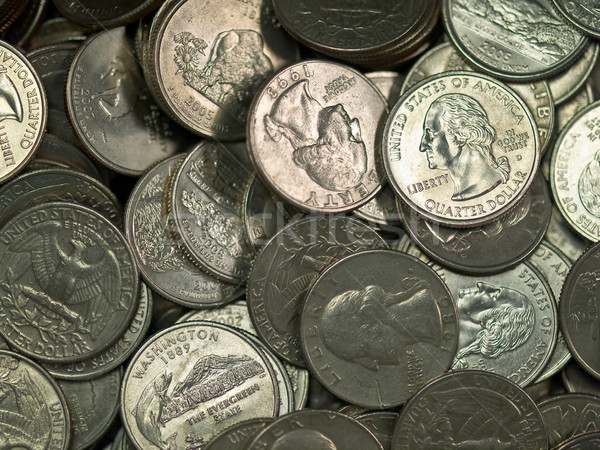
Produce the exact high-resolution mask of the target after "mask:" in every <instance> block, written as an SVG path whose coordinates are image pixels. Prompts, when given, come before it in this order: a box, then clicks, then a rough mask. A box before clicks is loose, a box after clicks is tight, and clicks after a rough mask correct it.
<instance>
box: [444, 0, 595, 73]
mask: <svg viewBox="0 0 600 450" xmlns="http://www.w3.org/2000/svg"><path fill="white" fill-rule="evenodd" d="M443 5H444V14H443V17H444V26H445V28H446V31H447V32H448V35H449V36H450V39H451V40H452V42H453V43H454V44H455V45H456V46H457V47H458V49H459V50H460V52H461V53H463V54H464V55H465V56H466V57H467V58H468V60H469V61H470V62H471V63H472V64H474V65H476V66H477V67H479V68H480V69H481V70H483V71H485V72H486V73H489V74H491V75H494V76H496V77H498V78H503V79H510V80H515V81H528V80H535V79H538V78H541V77H547V76H549V75H552V74H555V73H558V72H560V71H561V70H564V69H565V68H566V67H568V66H569V65H570V64H572V62H573V61H575V60H576V59H577V57H578V56H579V55H580V54H581V52H582V51H583V50H584V49H585V48H586V46H587V45H588V44H589V39H588V38H587V37H586V36H584V35H583V34H582V33H580V32H579V31H577V30H576V29H575V28H574V27H571V26H569V25H568V24H566V23H565V22H564V21H563V20H562V19H561V18H560V17H559V16H558V14H557V13H556V12H555V11H554V9H553V6H552V0H523V1H518V2H510V3H505V2H503V1H501V0H487V1H485V2H483V3H478V2H477V1H476V0H444V2H443Z"/></svg>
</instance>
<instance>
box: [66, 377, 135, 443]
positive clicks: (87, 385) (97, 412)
mask: <svg viewBox="0 0 600 450" xmlns="http://www.w3.org/2000/svg"><path fill="white" fill-rule="evenodd" d="M122 376H123V369H122V368H120V367H119V368H117V369H115V370H113V371H111V372H109V373H107V374H105V375H102V376H101V377H98V378H94V379H92V380H88V381H66V380H61V381H58V385H59V387H60V389H61V390H62V392H63V394H64V396H65V400H66V402H67V407H68V408H69V412H70V414H71V428H72V430H71V432H72V434H71V444H70V446H69V449H70V450H82V449H84V448H87V447H89V446H90V444H92V443H94V442H96V441H97V440H98V438H99V437H100V436H102V434H103V433H105V432H106V430H107V429H108V427H109V426H110V425H111V424H112V422H113V420H114V418H115V416H116V415H117V412H118V411H119V391H120V389H121V379H122Z"/></svg>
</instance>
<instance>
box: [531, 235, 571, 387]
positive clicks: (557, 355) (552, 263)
mask: <svg viewBox="0 0 600 450" xmlns="http://www.w3.org/2000/svg"><path fill="white" fill-rule="evenodd" d="M528 261H529V262H530V263H531V264H533V266H534V267H535V268H536V269H538V270H539V271H540V272H541V274H542V275H543V276H544V278H545V279H546V281H548V284H549V285H550V289H552V294H553V298H554V300H556V301H557V302H558V301H560V291H561V290H562V288H563V285H564V282H565V278H566V277H567V274H568V273H569V269H570V268H571V265H572V263H571V260H570V259H569V258H568V257H567V256H566V255H564V254H563V253H562V252H561V251H560V250H559V249H558V248H556V247H554V246H553V245H552V244H550V243H549V242H546V241H542V242H541V243H540V245H539V246H538V247H537V248H536V249H535V252H533V253H532V254H531V256H530V257H529V259H528ZM570 359H571V353H570V352H569V349H568V348H567V344H566V343H565V340H564V338H563V336H562V333H561V331H560V329H559V330H558V335H557V336H556V346H555V347H554V351H553V352H552V356H551V357H550V360H549V361H548V363H547V364H546V367H544V370H542V373H540V375H539V376H538V377H537V379H536V380H535V382H536V383H539V382H540V381H543V380H545V379H547V378H549V377H551V376H552V375H554V374H555V373H557V372H558V371H559V370H560V369H562V368H563V367H564V365H565V364H567V362H569V360H570Z"/></svg>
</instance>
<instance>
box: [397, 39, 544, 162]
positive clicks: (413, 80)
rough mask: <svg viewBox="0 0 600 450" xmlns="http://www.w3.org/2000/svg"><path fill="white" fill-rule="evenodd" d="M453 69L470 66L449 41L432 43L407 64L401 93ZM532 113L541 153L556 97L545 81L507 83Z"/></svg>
mask: <svg viewBox="0 0 600 450" xmlns="http://www.w3.org/2000/svg"><path fill="white" fill-rule="evenodd" d="M453 70H468V71H471V70H473V68H472V66H471V65H469V63H468V62H467V60H466V59H465V58H464V57H463V55H462V54H461V53H460V52H459V51H458V50H457V49H456V47H455V46H454V45H452V44H451V43H450V42H444V43H442V44H440V45H437V46H435V47H434V48H432V49H431V50H429V51H427V53H425V54H424V55H423V56H421V57H420V58H419V59H418V60H417V61H416V62H415V63H414V64H413V66H412V67H411V68H410V70H409V71H408V73H407V74H406V78H405V79H404V83H402V88H401V93H402V94H403V93H404V92H406V91H407V90H408V89H410V88H411V87H412V86H414V85H415V84H417V83H419V82H420V81H422V80H424V79H425V78H427V77H429V76H432V75H437V74H439V73H443V72H449V71H453ZM508 87H510V88H511V89H512V90H513V91H515V92H516V93H517V94H518V95H519V96H520V97H521V99H523V101H524V102H525V104H526V105H527V106H528V107H529V110H530V111H531V113H532V114H533V118H534V120H535V123H536V124H537V128H538V133H539V136H540V145H541V153H542V154H543V153H545V152H546V150H547V149H548V147H549V146H550V144H551V137H552V134H553V131H554V122H555V120H554V115H555V114H554V105H555V99H554V98H553V93H552V91H551V89H550V86H549V85H548V83H547V82H546V81H544V80H534V81H531V82H529V83H509V84H508Z"/></svg>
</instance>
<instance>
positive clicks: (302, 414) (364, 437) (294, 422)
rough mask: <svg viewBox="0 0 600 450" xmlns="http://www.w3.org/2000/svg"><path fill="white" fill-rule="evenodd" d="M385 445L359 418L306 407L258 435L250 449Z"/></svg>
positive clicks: (310, 449) (311, 449) (307, 449)
mask: <svg viewBox="0 0 600 450" xmlns="http://www.w3.org/2000/svg"><path fill="white" fill-rule="evenodd" d="M351 448H356V449H359V448H360V449H361V450H372V449H373V450H375V449H380V450H381V449H382V447H381V444H380V443H379V442H378V441H377V439H376V438H375V436H373V434H372V433H371V432H370V431H368V430H367V429H366V428H365V427H364V426H363V425H362V424H361V423H360V422H358V421H357V420H356V419H352V418H351V417H348V416H346V415H344V414H340V413H338V412H334V411H325V410H314V409H313V410H302V411H297V412H294V413H291V414H287V415H286V416H282V417H280V418H279V419H277V420H275V421H274V422H272V423H271V424H269V425H267V426H266V427H265V428H263V429H262V431H260V433H259V434H258V435H257V436H255V437H254V439H253V440H252V441H251V443H250V444H249V445H248V447H247V449H248V450H259V449H260V450H267V449H268V450H286V449H294V450H315V449H351Z"/></svg>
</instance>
